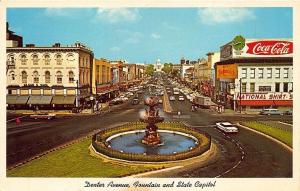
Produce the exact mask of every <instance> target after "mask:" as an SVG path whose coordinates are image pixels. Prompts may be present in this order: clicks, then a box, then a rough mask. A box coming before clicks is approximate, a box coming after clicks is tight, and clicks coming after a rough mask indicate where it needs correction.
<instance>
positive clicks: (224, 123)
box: [222, 122, 232, 125]
mask: <svg viewBox="0 0 300 191" xmlns="http://www.w3.org/2000/svg"><path fill="white" fill-rule="evenodd" d="M222 125H232V124H231V123H229V122H222Z"/></svg>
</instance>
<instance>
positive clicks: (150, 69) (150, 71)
mask: <svg viewBox="0 0 300 191" xmlns="http://www.w3.org/2000/svg"><path fill="white" fill-rule="evenodd" d="M153 73H154V65H153V64H149V65H147V66H146V74H147V75H149V76H151V75H153Z"/></svg>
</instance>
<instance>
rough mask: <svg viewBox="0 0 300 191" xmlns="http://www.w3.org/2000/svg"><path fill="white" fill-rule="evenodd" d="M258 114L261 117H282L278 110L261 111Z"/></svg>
mask: <svg viewBox="0 0 300 191" xmlns="http://www.w3.org/2000/svg"><path fill="white" fill-rule="evenodd" d="M259 114H261V115H283V114H284V112H282V111H279V110H278V109H263V110H262V111H261V112H260V113H259Z"/></svg>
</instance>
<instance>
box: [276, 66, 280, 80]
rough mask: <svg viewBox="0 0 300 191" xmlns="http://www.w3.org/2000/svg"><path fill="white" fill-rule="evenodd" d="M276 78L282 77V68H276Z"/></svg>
mask: <svg viewBox="0 0 300 191" xmlns="http://www.w3.org/2000/svg"><path fill="white" fill-rule="evenodd" d="M275 78H280V68H275Z"/></svg>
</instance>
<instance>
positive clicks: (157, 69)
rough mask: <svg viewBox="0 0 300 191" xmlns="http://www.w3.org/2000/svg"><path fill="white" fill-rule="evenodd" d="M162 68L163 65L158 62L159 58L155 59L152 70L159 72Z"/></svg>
mask: <svg viewBox="0 0 300 191" xmlns="http://www.w3.org/2000/svg"><path fill="white" fill-rule="evenodd" d="M162 68H163V65H162V64H161V62H160V59H157V60H156V63H155V64H154V71H155V72H161V71H162Z"/></svg>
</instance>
